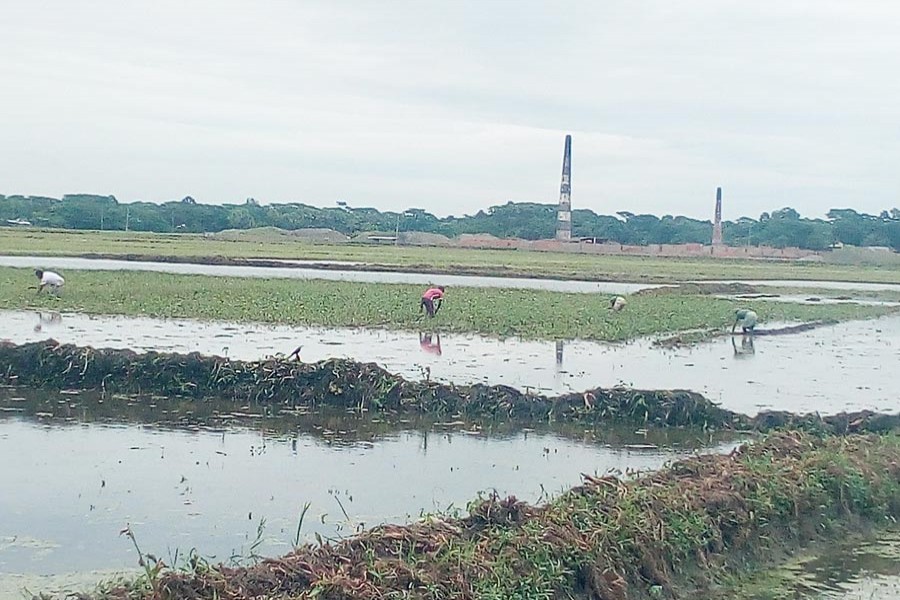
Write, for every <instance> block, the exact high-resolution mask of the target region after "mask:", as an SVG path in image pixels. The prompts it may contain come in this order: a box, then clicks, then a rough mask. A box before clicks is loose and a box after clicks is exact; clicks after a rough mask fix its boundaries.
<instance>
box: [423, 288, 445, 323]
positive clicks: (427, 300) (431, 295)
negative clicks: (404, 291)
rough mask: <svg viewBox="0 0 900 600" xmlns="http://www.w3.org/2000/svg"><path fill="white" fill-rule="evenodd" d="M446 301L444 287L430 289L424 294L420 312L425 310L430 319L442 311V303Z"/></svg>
mask: <svg viewBox="0 0 900 600" xmlns="http://www.w3.org/2000/svg"><path fill="white" fill-rule="evenodd" d="M443 301H444V286H442V285H439V286H437V287H430V288H428V289H427V290H425V293H424V294H422V302H420V303H419V312H420V313H421V312H422V309H423V308H424V309H425V313H426V314H427V315H428V316H429V317H433V316H434V315H436V314H437V311H439V310H440V309H441V303H442V302H443Z"/></svg>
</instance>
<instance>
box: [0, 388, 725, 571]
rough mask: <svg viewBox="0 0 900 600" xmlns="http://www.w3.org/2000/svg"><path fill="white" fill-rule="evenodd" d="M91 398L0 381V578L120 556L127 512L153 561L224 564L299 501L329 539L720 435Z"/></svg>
mask: <svg viewBox="0 0 900 600" xmlns="http://www.w3.org/2000/svg"><path fill="white" fill-rule="evenodd" d="M98 400H99V399H98V398H94V397H91V396H90V395H88V394H50V393H47V392H40V393H38V392H34V391H26V390H20V389H14V388H10V389H4V390H0V456H3V457H15V460H3V461H0V481H3V487H4V489H5V490H7V492H5V493H3V494H0V581H3V580H4V579H5V580H6V581H7V582H16V581H21V580H22V578H23V577H25V575H34V576H37V575H51V574H60V573H69V572H83V571H92V570H109V569H122V568H131V567H134V566H135V564H136V560H137V559H136V554H135V553H134V549H133V548H132V547H131V545H130V541H129V540H128V539H127V538H125V537H124V536H120V535H119V532H120V531H121V530H122V529H123V528H124V527H125V526H126V525H127V524H130V525H131V527H132V528H133V530H134V532H135V535H136V537H137V540H138V542H139V544H140V545H141V548H142V549H143V550H144V551H145V552H151V553H154V554H156V555H157V556H159V557H161V558H164V559H165V560H166V562H167V563H168V564H173V562H174V558H175V553H176V551H178V552H179V554H180V556H181V557H182V558H184V557H185V556H186V553H187V552H189V551H190V550H191V549H192V548H196V549H198V550H199V551H200V552H202V553H203V555H207V556H214V557H215V559H216V560H221V561H226V562H227V561H229V560H230V559H231V558H232V557H239V556H243V557H247V556H248V555H250V554H252V553H257V554H262V555H277V554H282V553H285V552H287V551H288V550H290V548H291V545H292V543H293V542H294V541H295V540H296V539H297V529H298V523H299V516H300V514H301V512H302V511H303V508H304V506H305V505H306V504H307V503H308V504H309V509H308V511H307V512H306V515H305V517H304V519H303V521H302V528H301V532H300V540H301V541H309V540H311V539H313V538H314V536H315V535H317V534H318V535H320V536H322V537H323V538H331V539H334V538H339V537H342V536H348V535H351V534H353V533H355V532H356V531H357V530H359V529H361V528H363V527H371V526H374V525H377V524H379V523H384V522H391V523H403V522H408V521H410V520H412V519H415V518H417V517H419V516H420V515H421V514H422V513H427V512H435V511H443V510H446V509H448V508H452V507H455V508H458V509H462V510H465V506H466V503H467V502H468V501H470V500H472V499H473V498H475V497H476V495H477V494H478V493H479V492H484V493H488V492H490V491H491V490H496V491H497V492H498V493H499V494H501V495H506V494H514V495H516V496H517V497H519V498H522V499H525V500H528V501H532V502H535V501H538V500H540V499H542V498H546V497H547V495H548V494H550V495H552V494H554V493H556V492H558V491H560V490H562V489H565V488H569V487H571V486H572V485H575V484H577V483H578V482H579V481H580V474H581V473H589V474H594V473H600V474H602V473H606V472H608V471H610V470H618V471H622V472H625V471H626V470H630V469H655V468H658V467H660V466H661V465H662V464H663V463H664V462H666V461H668V460H671V459H674V458H676V457H679V456H684V455H686V454H690V453H692V452H694V451H697V450H703V451H711V452H722V451H728V450H729V449H730V448H732V447H733V446H734V445H735V443H736V442H734V441H723V440H722V439H718V440H711V439H710V438H709V437H708V436H707V434H703V433H701V432H698V431H693V432H692V431H686V430H680V431H673V432H652V431H651V432H640V431H638V432H635V431H633V430H625V431H613V430H609V431H603V432H587V431H584V430H579V429H573V428H554V429H549V428H543V429H536V430H533V429H516V428H512V427H511V426H509V427H510V428H509V429H502V427H503V426H496V427H488V426H487V425H482V426H478V425H477V424H463V423H459V422H443V423H436V422H433V421H432V422H424V421H423V422H409V421H398V422H394V423H386V422H380V421H378V420H376V421H375V422H374V423H373V422H372V419H371V417H369V416H366V417H358V416H354V415H348V414H344V413H338V414H315V415H294V416H288V417H279V418H278V419H277V420H274V419H266V418H264V417H262V416H261V415H259V414H253V413H252V409H250V408H248V407H240V406H234V407H233V408H232V409H226V410H223V409H222V408H221V407H219V410H220V411H221V412H217V413H215V412H211V413H206V414H204V413H202V412H199V411H202V410H204V409H203V407H202V406H197V405H191V404H189V403H188V404H176V403H174V402H169V401H166V400H165V399H156V401H155V402H154V403H152V404H151V403H149V402H147V401H146V400H145V401H142V402H129V399H128V398H118V399H113V400H110V399H108V398H107V399H106V400H105V401H104V402H99V401H98ZM10 490H12V491H13V493H8V491H10ZM257 538H259V543H258V544H257V543H256V542H257ZM2 585H3V584H2V583H0V589H2Z"/></svg>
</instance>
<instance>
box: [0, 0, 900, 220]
mask: <svg viewBox="0 0 900 600" xmlns="http://www.w3.org/2000/svg"><path fill="white" fill-rule="evenodd" d="M8 13H9V14H8V17H9V18H7V19H4V21H3V22H2V23H0V55H2V56H4V60H2V61H0V77H2V80H3V81H4V87H5V93H4V95H3V97H2V99H0V128H2V131H3V132H4V140H5V142H6V145H7V148H8V152H7V155H6V160H5V161H4V162H3V163H2V164H0V181H3V185H4V189H3V190H0V193H7V194H9V193H33V194H52V195H61V194H64V193H67V192H77V191H94V192H98V193H104V194H107V193H112V194H115V195H116V196H117V197H119V198H121V199H125V200H129V199H150V200H166V199H172V198H180V197H182V196H184V195H186V194H190V195H192V196H194V197H196V198H198V199H199V200H200V201H207V202H233V201H241V200H243V198H245V197H247V196H254V197H256V198H258V199H259V200H261V201H305V202H311V203H318V204H327V205H331V204H333V203H334V201H336V200H347V201H350V202H351V203H352V204H357V205H370V206H377V207H380V208H384V209H394V210H396V209H401V208H405V207H407V206H417V207H421V208H426V209H428V210H432V211H434V212H437V213H439V214H448V213H455V214H461V213H464V212H474V211H477V210H478V209H479V208H484V207H486V206H488V205H489V204H492V203H498V202H505V201H507V200H523V201H534V202H554V201H555V200H556V197H557V194H558V186H559V170H560V166H561V158H562V157H561V153H562V143H563V136H564V135H565V134H566V133H572V134H573V136H574V161H573V204H574V206H576V207H579V208H581V207H584V208H592V209H594V210H596V211H598V212H606V213H614V212H615V211H618V210H630V211H632V212H654V213H658V214H663V213H681V214H687V215H690V216H696V217H702V218H706V217H708V216H709V213H710V211H711V205H712V198H713V194H714V191H715V187H716V186H719V185H721V186H723V187H724V188H725V190H726V198H727V199H728V200H729V203H728V204H726V212H728V213H729V214H732V215H734V214H735V213H740V214H748V215H751V216H755V215H758V214H759V213H760V212H762V211H764V210H771V209H773V208H777V207H778V206H782V205H790V206H794V207H795V208H797V209H798V210H800V212H802V213H804V214H809V215H812V216H817V215H822V214H824V213H825V212H826V211H827V210H828V208H830V207H832V206H848V205H849V206H854V207H857V208H859V209H861V210H866V211H869V212H875V211H879V210H881V209H882V208H885V207H889V206H893V205H896V204H897V202H896V189H897V187H898V184H900V175H898V174H897V171H896V168H895V164H896V162H897V157H898V150H900V141H898V140H900V137H898V135H897V133H898V129H900V103H898V102H897V101H896V100H897V98H898V96H900V80H898V79H897V78H896V77H895V73H896V72H897V71H898V67H900V52H898V50H900V47H898V46H900V42H898V41H897V39H896V36H895V33H894V31H893V24H894V23H896V22H897V17H898V16H900V6H897V5H895V4H894V3H891V2H879V1H873V2H868V3H866V5H865V6H864V7H863V6H861V5H858V4H852V3H847V2H838V1H827V0H826V1H820V2H806V1H798V2H791V3H779V2H774V1H770V0H766V1H762V2H756V3H746V2H735V1H730V0H723V1H721V2H715V3H711V2H699V1H687V2H683V3H677V4H672V3H670V2H662V1H638V2H607V3H595V2H587V1H576V2H574V3H570V5H566V6H565V7H561V6H558V5H553V4H548V3H544V2H536V1H527V2H495V3H488V4H485V3H483V2H478V3H476V2H470V1H468V0H466V1H461V2H455V3H445V4H431V3H421V2H384V3H377V4H376V3H368V2H347V3H333V2H325V1H324V0H323V1H317V2H316V1H314V2H303V3H287V2H285V3H246V2H212V1H208V0H207V1H196V2H190V3H183V2H172V1H169V0H162V1H159V2H155V3H146V4H138V5H135V4H126V3H119V4H109V3H106V2H79V3H69V2H62V1H57V2H48V3H40V4H36V3H18V4H16V5H14V6H13V7H12V8H11V9H9V10H8Z"/></svg>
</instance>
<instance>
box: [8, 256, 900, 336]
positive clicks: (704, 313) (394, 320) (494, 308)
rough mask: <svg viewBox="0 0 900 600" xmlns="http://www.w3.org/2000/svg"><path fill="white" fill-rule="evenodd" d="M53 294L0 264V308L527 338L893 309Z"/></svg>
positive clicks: (346, 290)
mask: <svg viewBox="0 0 900 600" xmlns="http://www.w3.org/2000/svg"><path fill="white" fill-rule="evenodd" d="M65 276H66V278H67V282H66V289H65V291H64V292H63V294H62V296H61V297H60V298H54V297H51V296H48V295H41V296H35V293H34V290H33V289H28V288H29V286H34V285H35V279H34V276H33V275H32V274H31V272H30V271H28V270H25V269H12V268H0V308H2V309H14V310H15V309H21V310H48V309H53V310H58V311H71V312H83V313H90V314H116V315H128V316H137V315H141V316H150V317H159V318H193V319H201V320H220V321H237V322H263V323H278V324H289V325H310V326H325V327H376V328H377V327H383V328H389V329H404V330H420V329H422V328H425V327H427V328H429V329H438V330H440V331H444V332H455V333H480V334H485V335H491V336H499V337H512V336H516V337H522V338H526V339H588V340H605V341H620V340H627V339H632V338H635V337H639V336H646V335H655V334H663V333H673V332H679V331H685V330H691V329H700V328H723V327H725V326H730V325H731V322H732V319H733V316H732V315H733V311H734V309H735V308H736V307H737V306H751V307H753V308H754V309H755V310H756V311H757V312H758V313H759V315H760V318H761V320H762V323H763V326H764V324H765V321H770V322H771V321H810V320H850V319H863V318H870V317H876V316H880V315H884V314H888V313H891V312H894V310H895V309H890V308H885V307H864V306H856V305H852V304H836V305H821V306H806V305H797V304H788V303H777V302H767V301H752V302H750V301H746V302H740V303H737V302H733V301H729V300H723V299H717V298H713V297H710V296H702V295H674V294H658V295H657V294H639V295H633V296H631V297H630V299H629V304H628V306H627V308H626V309H625V310H624V311H622V312H620V313H615V312H612V311H611V310H609V309H608V302H609V297H608V296H604V295H600V294H565V293H559V292H548V291H531V290H512V289H490V288H463V287H460V288H450V289H448V291H447V300H446V302H445V303H444V307H443V308H442V310H441V311H440V312H439V313H438V316H437V317H436V318H435V319H433V320H432V319H425V318H423V317H421V316H420V314H419V312H418V302H419V297H420V294H421V292H422V288H421V286H412V285H400V284H363V283H353V282H341V281H323V280H308V281H307V280H288V279H272V280H264V279H254V278H225V277H211V276H210V277H204V276H194V275H174V274H166V273H151V272H137V271H126V272H115V271H67V272H66V273H65Z"/></svg>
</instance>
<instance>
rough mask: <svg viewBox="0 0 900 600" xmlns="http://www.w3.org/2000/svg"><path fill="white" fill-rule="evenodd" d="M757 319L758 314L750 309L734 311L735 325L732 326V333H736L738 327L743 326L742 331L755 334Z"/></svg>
mask: <svg viewBox="0 0 900 600" xmlns="http://www.w3.org/2000/svg"><path fill="white" fill-rule="evenodd" d="M757 318H758V317H757V316H756V313H755V312H754V311H752V310H750V309H749V308H739V309H737V310H736V311H734V325H732V326H731V333H734V330H735V329H737V326H738V325H740V326H741V331H743V332H744V333H753V328H754V327H756V320H757Z"/></svg>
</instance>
